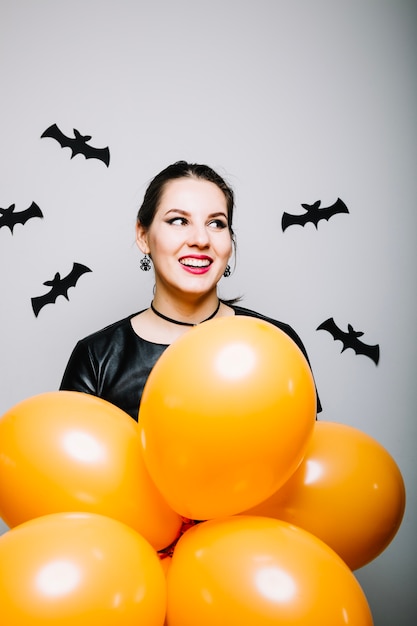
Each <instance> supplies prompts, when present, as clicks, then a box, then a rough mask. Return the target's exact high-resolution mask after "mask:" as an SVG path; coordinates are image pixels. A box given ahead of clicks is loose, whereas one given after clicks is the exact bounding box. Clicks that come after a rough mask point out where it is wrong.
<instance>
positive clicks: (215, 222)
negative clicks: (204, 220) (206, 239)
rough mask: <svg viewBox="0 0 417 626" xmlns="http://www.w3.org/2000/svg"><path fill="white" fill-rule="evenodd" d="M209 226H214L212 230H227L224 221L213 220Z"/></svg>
mask: <svg viewBox="0 0 417 626" xmlns="http://www.w3.org/2000/svg"><path fill="white" fill-rule="evenodd" d="M210 226H214V228H227V224H226V222H225V221H224V220H213V221H212V222H210Z"/></svg>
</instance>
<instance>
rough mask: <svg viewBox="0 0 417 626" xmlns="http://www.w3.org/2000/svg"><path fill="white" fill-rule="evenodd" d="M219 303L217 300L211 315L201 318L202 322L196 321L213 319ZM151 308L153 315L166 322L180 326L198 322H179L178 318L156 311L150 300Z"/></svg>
mask: <svg viewBox="0 0 417 626" xmlns="http://www.w3.org/2000/svg"><path fill="white" fill-rule="evenodd" d="M220 304H221V302H220V300H219V302H218V304H217V307H216V310H215V311H214V312H213V313H212V314H211V315H209V317H206V319H205V320H203V321H202V322H198V324H203V323H204V322H208V321H209V320H211V319H213V317H215V316H216V315H217V313H218V312H219V309H220ZM151 309H152V311H153V312H154V313H155V315H157V316H158V317H162V319H163V320H165V321H166V322H171V324H179V325H180V326H198V324H190V322H180V321H179V320H173V319H172V317H168V316H167V315H164V314H163V313H160V312H159V311H157V310H156V309H155V307H154V305H153V302H151Z"/></svg>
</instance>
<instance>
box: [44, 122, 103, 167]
mask: <svg viewBox="0 0 417 626" xmlns="http://www.w3.org/2000/svg"><path fill="white" fill-rule="evenodd" d="M73 130H74V137H67V136H66V135H64V133H63V132H62V131H61V130H60V129H59V128H58V126H57V125H56V124H52V126H50V127H49V128H47V129H46V130H45V131H44V132H43V133H42V135H41V139H42V138H43V137H52V139H56V141H57V142H58V143H59V145H60V146H61V148H71V152H72V155H71V159H73V158H74V157H75V156H76V155H77V154H83V155H84V156H85V158H86V159H98V160H99V161H103V163H105V164H106V166H107V167H109V163H110V151H109V149H108V148H94V147H93V146H89V145H88V143H87V141H90V139H91V135H82V134H81V133H80V132H79V131H78V130H77V129H76V128H74V129H73Z"/></svg>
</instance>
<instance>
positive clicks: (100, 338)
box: [78, 313, 138, 347]
mask: <svg viewBox="0 0 417 626" xmlns="http://www.w3.org/2000/svg"><path fill="white" fill-rule="evenodd" d="M137 314H138V313H132V315H128V316H127V317H124V318H123V319H121V320H117V321H116V322H112V323H111V324H108V325H107V326H104V328H100V329H99V330H96V331H94V332H92V333H90V334H88V335H86V336H85V337H83V339H80V341H79V342H78V343H79V344H84V345H88V346H96V347H98V346H102V345H105V344H107V343H109V342H111V343H112V342H114V341H115V338H118V339H119V340H120V339H122V338H127V337H128V336H130V335H131V334H132V332H133V330H132V325H131V319H132V318H133V317H135V315H137Z"/></svg>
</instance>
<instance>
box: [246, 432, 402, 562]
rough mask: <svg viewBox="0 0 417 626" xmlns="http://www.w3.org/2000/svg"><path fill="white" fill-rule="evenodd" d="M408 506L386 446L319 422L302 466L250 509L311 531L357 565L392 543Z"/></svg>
mask: <svg viewBox="0 0 417 626" xmlns="http://www.w3.org/2000/svg"><path fill="white" fill-rule="evenodd" d="M404 510H405V487H404V482H403V478H402V476H401V473H400V470H399V468H398V466H397V464H396V463H395V461H394V459H393V458H392V457H391V456H390V454H389V453H388V452H387V450H385V448H383V447H382V446H381V445H380V444H379V443H378V442H376V441H375V440H374V439H373V438H372V437H370V436H369V435H367V434H365V433H363V432H361V431H360V430H357V429H356V428H353V427H351V426H347V425H344V424H337V423H333V422H317V424H316V426H315V429H314V432H313V435H312V437H311V439H310V442H309V445H308V447H307V451H306V454H305V457H304V460H303V461H302V463H301V465H300V466H299V468H298V469H297V471H296V472H295V473H294V474H293V475H292V476H291V478H290V479H289V480H288V482H287V483H286V484H285V485H284V486H283V487H281V489H279V490H278V491H277V492H276V493H275V494H274V495H273V496H272V497H270V498H269V499H268V500H267V501H266V502H263V503H262V504H260V505H258V506H256V507H254V508H252V509H250V510H249V511H248V514H252V515H268V516H271V517H275V518H278V519H282V520H286V521H287V522H291V523H293V524H296V525H297V526H300V527H302V528H304V529H306V530H308V531H310V532H311V533H313V534H314V535H316V536H317V537H319V538H320V539H322V540H323V541H325V542H326V543H327V544H328V545H329V546H330V547H331V548H333V550H335V552H337V553H338V554H339V555H340V556H341V557H342V558H343V560H344V561H345V562H346V563H347V564H348V565H349V567H350V568H351V569H352V570H356V569H358V568H360V567H362V566H363V565H366V564H367V563H369V562H370V561H371V560H373V559H374V558H375V557H377V556H378V555H379V554H380V553H381V552H382V551H383V550H384V549H385V548H386V547H387V545H388V544H389V543H390V542H391V540H392V539H393V538H394V536H395V534H396V532H397V530H398V528H399V526H400V524H401V521H402V518H403V515H404Z"/></svg>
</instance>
